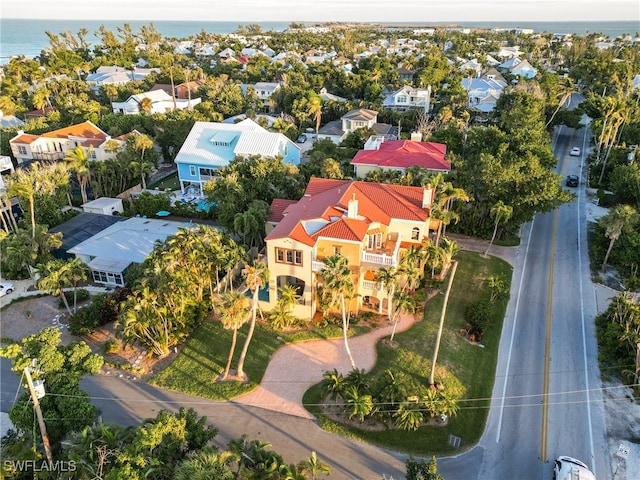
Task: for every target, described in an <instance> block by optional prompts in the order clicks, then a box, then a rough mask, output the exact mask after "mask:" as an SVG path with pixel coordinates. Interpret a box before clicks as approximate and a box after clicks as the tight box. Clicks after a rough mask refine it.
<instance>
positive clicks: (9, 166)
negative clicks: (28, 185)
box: [0, 155, 15, 206]
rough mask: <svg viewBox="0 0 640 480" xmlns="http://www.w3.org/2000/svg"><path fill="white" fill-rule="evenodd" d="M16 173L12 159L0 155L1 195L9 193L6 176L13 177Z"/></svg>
mask: <svg viewBox="0 0 640 480" xmlns="http://www.w3.org/2000/svg"><path fill="white" fill-rule="evenodd" d="M14 171H15V169H14V168H13V162H12V161H11V157H8V156H6V155H0V195H1V194H3V193H5V192H6V191H7V188H6V184H5V181H4V177H5V175H11V174H12V173H13V172H14ZM0 206H1V204H0Z"/></svg>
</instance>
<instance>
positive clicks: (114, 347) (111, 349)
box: [100, 340, 120, 355]
mask: <svg viewBox="0 0 640 480" xmlns="http://www.w3.org/2000/svg"><path fill="white" fill-rule="evenodd" d="M100 348H101V349H102V352H103V353H104V354H105V355H114V354H116V353H118V352H119V351H120V344H119V343H118V341H117V340H107V341H106V342H102V345H101V346H100Z"/></svg>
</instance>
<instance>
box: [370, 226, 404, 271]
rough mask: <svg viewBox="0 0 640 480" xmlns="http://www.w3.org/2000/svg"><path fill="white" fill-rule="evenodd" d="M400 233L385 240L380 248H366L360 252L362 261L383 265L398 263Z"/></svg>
mask: <svg viewBox="0 0 640 480" xmlns="http://www.w3.org/2000/svg"><path fill="white" fill-rule="evenodd" d="M400 240H401V234H398V238H397V239H396V240H395V241H393V240H387V241H386V242H384V244H383V245H382V246H381V247H380V248H375V249H368V250H365V251H363V252H362V261H363V262H366V263H372V264H374V265H382V266H385V267H390V266H396V265H398V259H399V258H398V257H399V255H398V252H399V250H400Z"/></svg>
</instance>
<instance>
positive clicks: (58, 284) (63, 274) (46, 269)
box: [36, 260, 73, 315]
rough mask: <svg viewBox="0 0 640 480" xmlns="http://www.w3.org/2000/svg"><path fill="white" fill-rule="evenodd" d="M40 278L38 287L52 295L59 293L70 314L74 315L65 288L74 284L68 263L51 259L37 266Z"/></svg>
mask: <svg viewBox="0 0 640 480" xmlns="http://www.w3.org/2000/svg"><path fill="white" fill-rule="evenodd" d="M36 270H37V271H38V273H39V274H40V278H39V280H38V281H37V283H36V286H37V287H38V289H40V290H42V291H43V292H45V293H48V294H51V295H59V296H60V298H61V299H62V302H63V303H64V306H65V308H66V309H67V312H68V313H69V315H73V312H72V311H71V307H70V306H69V302H68V301H67V297H66V296H65V294H64V289H65V288H68V287H70V286H72V285H73V282H72V277H71V275H70V272H69V268H68V264H67V263H65V262H64V261H63V260H51V261H49V262H47V263H45V264H40V265H38V266H37V268H36Z"/></svg>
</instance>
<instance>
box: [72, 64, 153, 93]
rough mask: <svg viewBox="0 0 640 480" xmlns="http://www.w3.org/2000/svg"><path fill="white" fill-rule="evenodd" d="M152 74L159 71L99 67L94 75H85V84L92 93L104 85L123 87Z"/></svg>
mask: <svg viewBox="0 0 640 480" xmlns="http://www.w3.org/2000/svg"><path fill="white" fill-rule="evenodd" d="M153 72H156V73H160V69H159V68H138V67H135V68H134V69H133V70H132V69H128V68H125V67H118V66H101V67H98V69H97V70H96V71H95V73H91V74H89V75H87V77H86V78H85V82H87V84H88V85H89V88H90V89H91V90H92V91H94V92H97V91H99V90H100V87H102V86H104V85H124V84H126V83H128V82H131V81H134V80H144V78H145V77H146V76H147V75H149V74H151V73H153Z"/></svg>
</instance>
